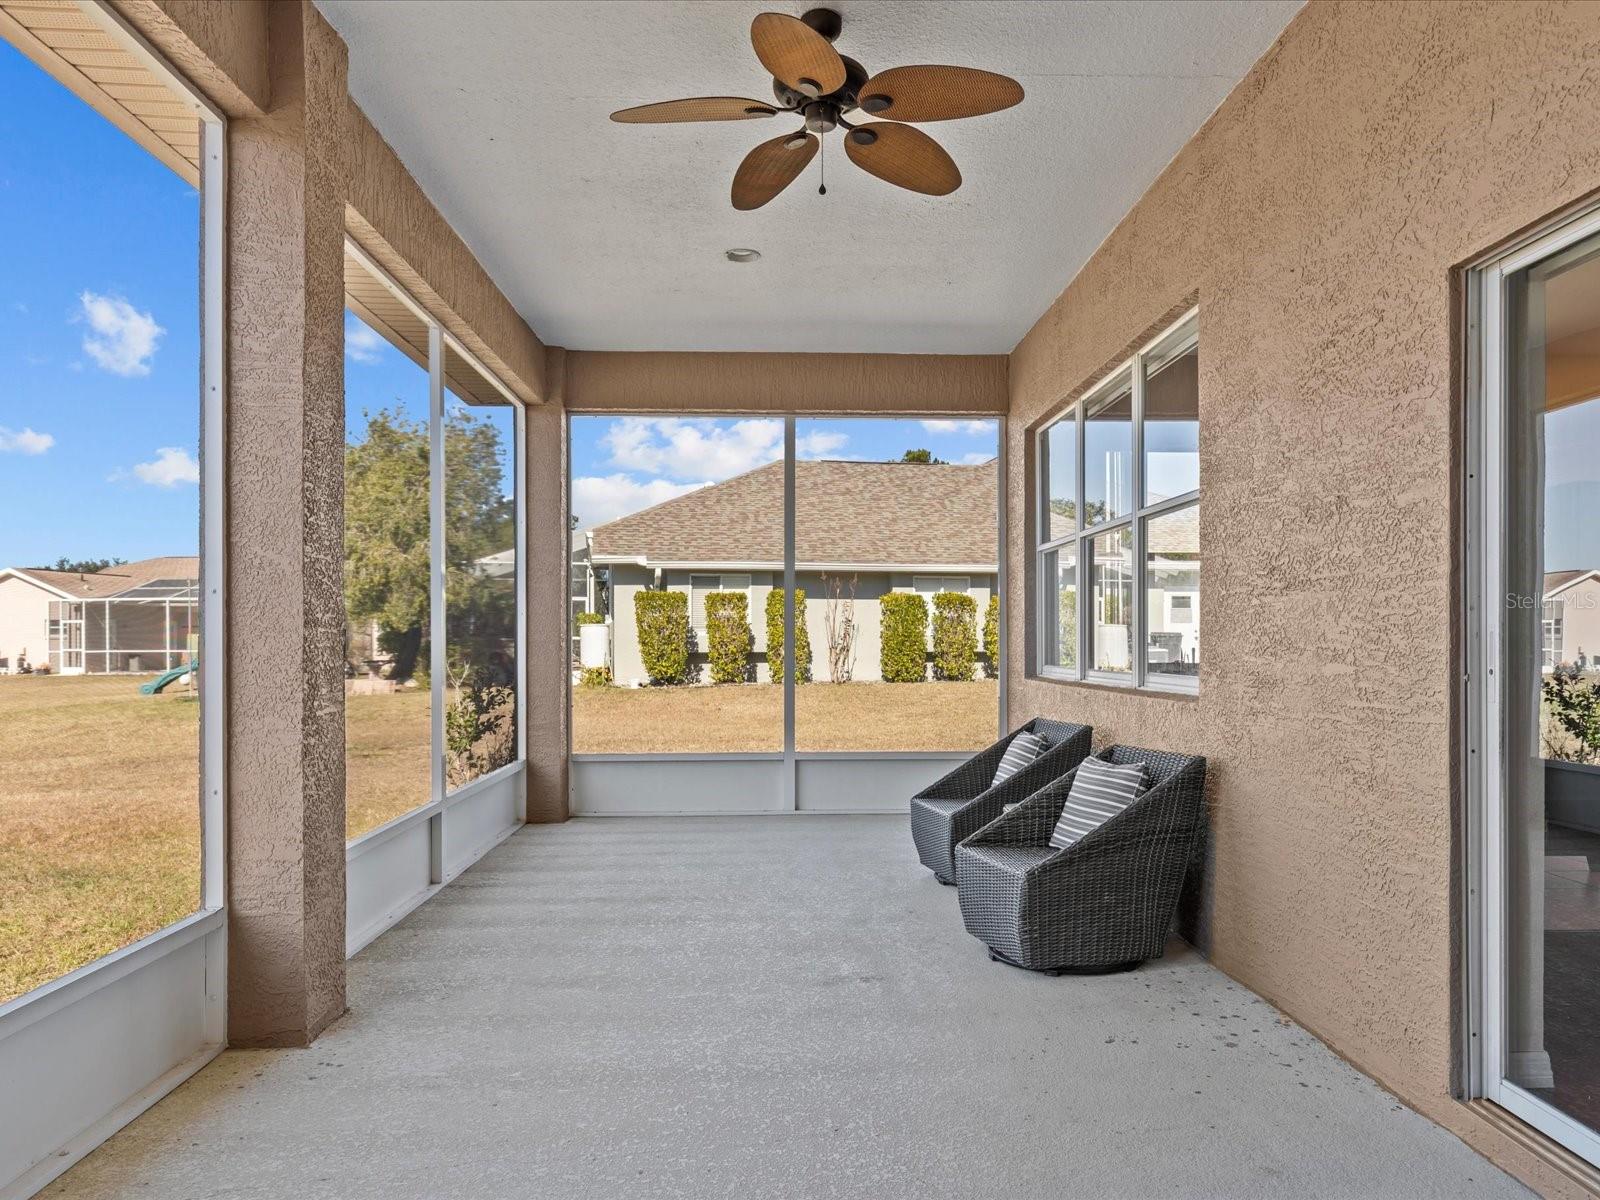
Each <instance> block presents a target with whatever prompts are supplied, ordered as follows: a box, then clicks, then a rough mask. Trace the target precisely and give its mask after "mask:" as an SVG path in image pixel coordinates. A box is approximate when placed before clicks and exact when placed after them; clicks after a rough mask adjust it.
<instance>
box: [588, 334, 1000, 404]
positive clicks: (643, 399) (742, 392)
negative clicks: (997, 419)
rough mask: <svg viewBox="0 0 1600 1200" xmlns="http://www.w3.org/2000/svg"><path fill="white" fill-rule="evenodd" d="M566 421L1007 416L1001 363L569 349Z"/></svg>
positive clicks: (993, 359)
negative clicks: (693, 416)
mask: <svg viewBox="0 0 1600 1200" xmlns="http://www.w3.org/2000/svg"><path fill="white" fill-rule="evenodd" d="M565 360H566V361H565V371H566V405H567V408H568V409H569V410H570V411H572V412H639V411H649V412H664V413H674V412H677V413H715V412H776V413H784V412H794V413H824V412H833V413H869V414H870V413H890V414H895V413H943V414H970V415H974V416H982V415H994V414H997V413H1002V412H1004V411H1005V410H1006V400H1007V393H1006V359H1005V356H1004V355H998V354H988V355H984V354H948V355H944V354H709V353H708V354H683V353H672V352H667V351H659V352H657V351H638V352H633V353H624V352H612V351H593V350H568V351H566V352H565Z"/></svg>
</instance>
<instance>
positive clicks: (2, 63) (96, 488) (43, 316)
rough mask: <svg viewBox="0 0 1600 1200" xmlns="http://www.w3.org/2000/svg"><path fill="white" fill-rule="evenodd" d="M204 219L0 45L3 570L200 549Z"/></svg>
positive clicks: (94, 119)
mask: <svg viewBox="0 0 1600 1200" xmlns="http://www.w3.org/2000/svg"><path fill="white" fill-rule="evenodd" d="M199 219H200V214H199V197H198V196H197V195H196V193H195V191H194V189H193V188H191V187H190V186H189V185H188V184H187V183H185V182H184V181H183V180H182V179H179V178H178V177H177V176H176V175H174V174H173V173H172V172H171V171H170V170H168V169H167V168H166V167H164V166H162V165H161V164H160V163H159V162H157V161H156V160H155V159H154V158H152V157H151V156H150V155H149V154H147V153H146V152H145V151H143V150H141V149H140V148H139V147H138V146H136V145H135V144H134V143H133V142H132V141H131V140H130V139H129V138H128V137H126V136H125V135H124V134H122V133H120V132H119V131H118V130H116V129H115V128H113V127H112V126H111V125H110V124H109V123H108V122H107V121H105V120H104V119H103V118H102V117H100V116H99V115H98V114H96V113H95V112H93V111H92V110H91V109H90V108H89V107H88V106H87V105H85V104H84V103H83V102H82V101H80V100H78V99H77V98H76V97H75V96H73V95H72V94H71V93H70V92H68V91H67V90H66V89H65V88H63V87H61V85H59V84H58V83H56V82H55V81H54V80H53V79H51V78H49V77H48V76H47V75H45V74H44V72H42V71H40V70H39V69H38V68H37V67H35V66H34V65H33V64H32V63H30V62H29V61H28V60H27V59H25V58H23V57H22V55H21V54H19V53H18V52H17V51H16V50H15V49H13V48H12V47H11V46H10V45H9V44H8V43H6V42H5V41H4V40H3V39H0V229H3V230H5V233H4V235H3V236H0V512H4V513H5V514H7V519H6V520H5V521H4V522H3V523H0V566H35V565H40V564H43V563H49V562H53V561H55V559H56V558H57V557H59V556H61V555H67V556H68V557H72V558H91V557H94V558H98V557H118V558H126V559H137V558H147V557H150V556H152V555H158V554H193V553H195V548H196V546H197V545H198V540H199V489H198V487H197V483H196V480H197V467H196V461H195V460H196V456H197V453H198V443H199V429H200V421H199V405H200V400H199V397H200V380H199V361H200V347H199V319H200V318H199V295H198V281H197V276H198V266H197V263H198V244H199ZM18 514H27V517H26V519H17V515H18Z"/></svg>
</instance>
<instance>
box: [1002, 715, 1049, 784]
mask: <svg viewBox="0 0 1600 1200" xmlns="http://www.w3.org/2000/svg"><path fill="white" fill-rule="evenodd" d="M1049 747H1050V743H1049V742H1047V741H1045V740H1044V738H1042V737H1040V736H1039V735H1038V734H1037V733H1029V732H1028V731H1027V730H1026V729H1024V730H1023V731H1022V732H1021V733H1019V734H1017V736H1016V737H1014V738H1012V739H1011V744H1010V745H1009V746H1007V747H1006V752H1005V753H1004V754H1003V755H1001V756H1000V765H999V766H998V767H996V768H995V769H994V778H993V779H992V780H990V781H989V786H990V787H994V786H995V784H998V783H1004V782H1005V781H1006V780H1008V779H1010V778H1011V777H1012V776H1013V775H1015V774H1016V773H1017V772H1018V771H1020V770H1022V768H1023V767H1025V766H1027V765H1028V764H1029V763H1031V762H1032V761H1033V760H1034V759H1036V758H1038V757H1039V755H1041V754H1043V753H1044V752H1045V751H1046V750H1047V749H1049Z"/></svg>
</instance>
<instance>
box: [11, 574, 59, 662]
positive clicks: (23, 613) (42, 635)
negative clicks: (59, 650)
mask: <svg viewBox="0 0 1600 1200" xmlns="http://www.w3.org/2000/svg"><path fill="white" fill-rule="evenodd" d="M50 600H51V594H50V593H49V592H47V591H45V590H44V589H43V588H42V587H40V586H39V585H38V584H36V583H30V582H28V581H27V580H26V579H19V578H18V577H17V576H15V575H7V576H6V577H5V578H4V579H0V658H3V659H5V660H6V668H5V669H6V670H8V671H15V670H16V668H17V658H18V656H19V655H20V654H22V653H23V652H24V651H26V652H27V656H28V661H29V662H30V663H32V664H34V665H38V664H40V663H43V662H45V661H46V659H47V656H48V654H49V648H48V647H47V646H46V644H45V642H46V638H47V637H48V630H49V624H48V622H49V620H50Z"/></svg>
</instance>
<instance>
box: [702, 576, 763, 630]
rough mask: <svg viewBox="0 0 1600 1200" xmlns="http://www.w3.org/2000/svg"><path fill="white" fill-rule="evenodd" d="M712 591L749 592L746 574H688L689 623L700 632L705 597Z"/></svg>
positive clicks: (703, 625)
mask: <svg viewBox="0 0 1600 1200" xmlns="http://www.w3.org/2000/svg"><path fill="white" fill-rule="evenodd" d="M712 592H744V593H745V594H746V595H748V594H749V592H750V576H748V575H691V576H689V623H690V624H691V625H693V626H694V627H695V628H696V629H698V630H700V631H701V632H704V631H705V628H706V597H707V596H709V595H710V594H711V593H712Z"/></svg>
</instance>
